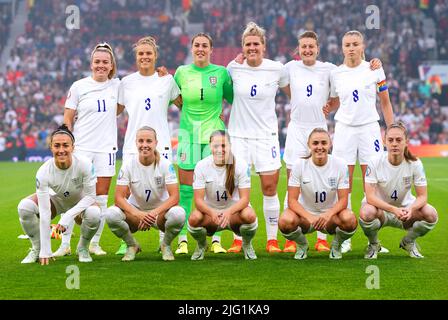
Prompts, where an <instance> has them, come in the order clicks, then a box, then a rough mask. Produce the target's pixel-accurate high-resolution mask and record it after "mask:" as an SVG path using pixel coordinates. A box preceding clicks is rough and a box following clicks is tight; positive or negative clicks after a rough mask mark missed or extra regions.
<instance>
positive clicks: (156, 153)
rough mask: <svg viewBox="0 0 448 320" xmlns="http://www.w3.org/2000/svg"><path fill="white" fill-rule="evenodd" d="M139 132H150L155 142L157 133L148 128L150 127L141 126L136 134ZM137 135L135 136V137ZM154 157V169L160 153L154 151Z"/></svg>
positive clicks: (157, 163)
mask: <svg viewBox="0 0 448 320" xmlns="http://www.w3.org/2000/svg"><path fill="white" fill-rule="evenodd" d="M140 131H150V132H152V133H154V139H156V141H157V132H156V130H155V129H153V128H152V127H150V126H143V127H141V128H140V129H138V130H137V134H138V133H139V132H140ZM137 134H136V136H137ZM154 155H155V160H154V168H155V167H156V166H158V165H159V162H160V153H159V151H158V150H157V149H154Z"/></svg>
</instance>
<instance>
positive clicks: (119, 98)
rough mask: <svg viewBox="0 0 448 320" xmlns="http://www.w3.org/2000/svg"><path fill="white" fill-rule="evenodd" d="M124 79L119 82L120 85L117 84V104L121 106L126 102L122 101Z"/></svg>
mask: <svg viewBox="0 0 448 320" xmlns="http://www.w3.org/2000/svg"><path fill="white" fill-rule="evenodd" d="M125 82H126V81H124V79H123V80H122V81H121V82H120V85H119V86H118V104H121V105H122V106H126V103H125V102H124V101H125V99H124V85H125Z"/></svg>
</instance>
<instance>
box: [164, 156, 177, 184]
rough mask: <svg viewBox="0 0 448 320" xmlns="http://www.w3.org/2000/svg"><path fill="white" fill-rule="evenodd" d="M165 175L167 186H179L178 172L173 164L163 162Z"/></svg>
mask: <svg viewBox="0 0 448 320" xmlns="http://www.w3.org/2000/svg"><path fill="white" fill-rule="evenodd" d="M163 166H164V168H163V174H164V176H165V184H177V176H176V170H175V169H174V166H173V164H172V163H171V162H169V161H168V160H167V161H164V162H163Z"/></svg>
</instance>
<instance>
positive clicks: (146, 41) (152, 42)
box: [132, 36, 159, 57]
mask: <svg viewBox="0 0 448 320" xmlns="http://www.w3.org/2000/svg"><path fill="white" fill-rule="evenodd" d="M143 44H148V45H150V46H151V47H152V48H153V49H154V53H155V54H156V57H158V56H159V50H158V49H159V47H158V46H157V42H156V39H154V38H153V37H151V36H147V37H143V38H140V39H138V41H137V42H136V43H134V44H133V45H132V50H133V51H134V53H137V47H138V46H140V45H143Z"/></svg>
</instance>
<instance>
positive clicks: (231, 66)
mask: <svg viewBox="0 0 448 320" xmlns="http://www.w3.org/2000/svg"><path fill="white" fill-rule="evenodd" d="M235 63H236V62H235V61H233V60H232V61H230V62H229V64H228V65H227V72H228V73H229V75H230V77H232V74H233V66H234V65H235Z"/></svg>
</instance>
